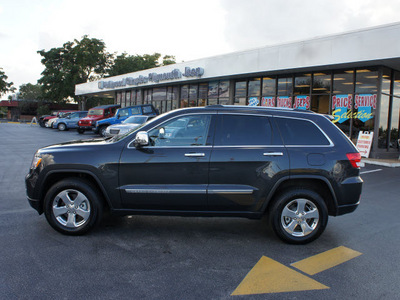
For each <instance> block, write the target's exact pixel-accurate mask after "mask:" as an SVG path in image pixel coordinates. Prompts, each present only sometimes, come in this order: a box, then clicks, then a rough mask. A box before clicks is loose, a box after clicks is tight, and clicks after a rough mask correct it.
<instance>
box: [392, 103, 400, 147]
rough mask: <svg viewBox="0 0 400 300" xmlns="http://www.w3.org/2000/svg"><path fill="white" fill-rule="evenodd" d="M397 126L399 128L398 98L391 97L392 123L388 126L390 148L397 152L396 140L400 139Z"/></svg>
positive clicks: (399, 104)
mask: <svg viewBox="0 0 400 300" xmlns="http://www.w3.org/2000/svg"><path fill="white" fill-rule="evenodd" d="M399 126H400V98H397V97H393V104H392V122H391V126H390V141H389V142H390V144H389V146H390V148H391V149H395V150H396V151H398V150H399V143H398V140H399V138H400V135H399Z"/></svg>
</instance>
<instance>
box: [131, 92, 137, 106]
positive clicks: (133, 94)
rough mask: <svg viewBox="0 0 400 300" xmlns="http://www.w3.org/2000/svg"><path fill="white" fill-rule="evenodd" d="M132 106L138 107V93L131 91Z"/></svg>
mask: <svg viewBox="0 0 400 300" xmlns="http://www.w3.org/2000/svg"><path fill="white" fill-rule="evenodd" d="M131 105H136V91H135V90H132V91H131Z"/></svg>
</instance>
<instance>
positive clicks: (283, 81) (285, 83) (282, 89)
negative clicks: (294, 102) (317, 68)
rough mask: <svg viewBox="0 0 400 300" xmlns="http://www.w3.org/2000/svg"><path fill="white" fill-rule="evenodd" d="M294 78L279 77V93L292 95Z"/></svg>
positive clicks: (280, 94)
mask: <svg viewBox="0 0 400 300" xmlns="http://www.w3.org/2000/svg"><path fill="white" fill-rule="evenodd" d="M292 88H293V80H292V78H279V79H278V95H279V96H290V95H292Z"/></svg>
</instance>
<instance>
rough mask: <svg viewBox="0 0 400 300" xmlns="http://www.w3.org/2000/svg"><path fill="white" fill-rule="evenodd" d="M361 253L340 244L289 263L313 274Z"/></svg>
mask: <svg viewBox="0 0 400 300" xmlns="http://www.w3.org/2000/svg"><path fill="white" fill-rule="evenodd" d="M361 254H362V253H360V252H358V251H354V250H352V249H349V248H346V247H343V246H340V247H337V248H334V249H332V250H329V251H326V252H323V253H320V254H317V255H314V256H311V257H309V258H306V259H303V260H301V261H298V262H295V263H293V264H291V266H293V267H295V268H297V269H299V270H301V271H303V272H304V273H306V274H309V275H314V274H317V273H319V272H322V271H325V270H327V269H329V268H333V267H335V266H337V265H340V264H342V263H344V262H346V261H349V260H350V259H353V258H355V257H357V256H360V255H361Z"/></svg>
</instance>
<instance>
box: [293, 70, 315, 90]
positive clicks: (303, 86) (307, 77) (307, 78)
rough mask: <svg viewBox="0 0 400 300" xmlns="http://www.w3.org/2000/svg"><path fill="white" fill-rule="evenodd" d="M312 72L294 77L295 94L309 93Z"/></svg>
mask: <svg viewBox="0 0 400 300" xmlns="http://www.w3.org/2000/svg"><path fill="white" fill-rule="evenodd" d="M310 86H311V74H303V75H299V76H296V77H295V78H294V91H293V92H294V95H309V94H310Z"/></svg>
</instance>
